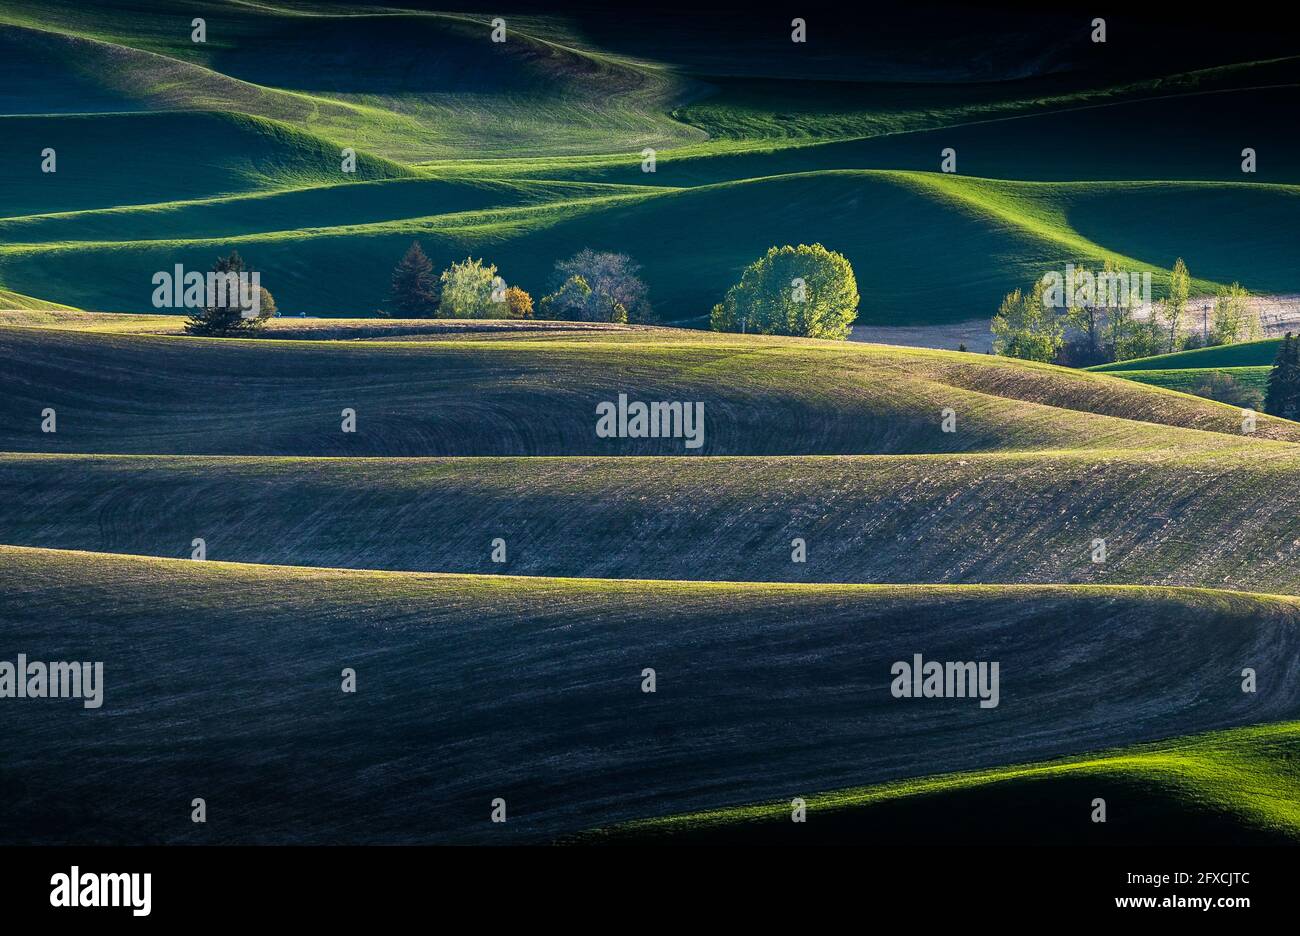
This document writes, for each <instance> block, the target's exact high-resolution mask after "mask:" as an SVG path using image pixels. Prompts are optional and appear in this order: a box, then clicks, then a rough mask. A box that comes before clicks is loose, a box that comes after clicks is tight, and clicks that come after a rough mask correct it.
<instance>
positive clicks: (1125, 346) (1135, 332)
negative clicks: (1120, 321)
mask: <svg viewBox="0 0 1300 936" xmlns="http://www.w3.org/2000/svg"><path fill="white" fill-rule="evenodd" d="M1112 314H1115V313H1112ZM1123 314H1124V316H1125V318H1126V319H1127V325H1126V327H1125V329H1124V334H1123V336H1122V337H1121V338H1119V340H1118V344H1116V346H1115V360H1117V361H1131V360H1133V359H1134V358H1144V357H1151V356H1152V355H1153V354H1160V353H1161V352H1162V351H1164V349H1165V339H1166V330H1165V315H1166V304H1165V303H1163V302H1153V303H1152V304H1151V309H1150V311H1149V313H1148V314H1147V317H1146V318H1144V319H1140V318H1138V317H1137V316H1135V315H1133V314H1132V306H1125V307H1124V313H1123Z"/></svg>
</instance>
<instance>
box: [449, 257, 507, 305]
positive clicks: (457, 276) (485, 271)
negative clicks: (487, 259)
mask: <svg viewBox="0 0 1300 936" xmlns="http://www.w3.org/2000/svg"><path fill="white" fill-rule="evenodd" d="M438 281H439V283H440V284H441V286H442V296H441V299H440V301H439V303H438V314H439V315H440V316H441V317H443V318H505V317H506V316H507V314H508V312H509V309H508V308H507V306H506V301H505V292H506V288H505V284H504V283H503V282H501V280H500V278H499V277H498V276H497V268H496V267H495V266H493V265H489V266H484V265H483V261H482V260H474V259H471V258H469V257H466V258H465V259H464V261H462V262H460V263H453V264H452V265H451V266H449V267H448V268H447V269H445V270H443V271H442V275H441V276H440V277H438Z"/></svg>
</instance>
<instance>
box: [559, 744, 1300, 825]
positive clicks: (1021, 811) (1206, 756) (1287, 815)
mask: <svg viewBox="0 0 1300 936" xmlns="http://www.w3.org/2000/svg"><path fill="white" fill-rule="evenodd" d="M1298 755H1300V724H1297V723H1296V722H1286V723H1281V724H1273V725H1262V726H1257V727H1249V728H1238V729H1233V730H1230V731H1221V732H1213V733H1210V734H1205V735H1197V736H1194V737H1189V738H1178V739H1174V740H1170V741H1163V742H1159V743H1156V744H1143V745H1136V746H1133V747H1127V748H1120V749H1116V750H1109V751H1102V752H1099V753H1097V754H1092V755H1085V756H1080V757H1067V758H1061V759H1060V760H1055V761H1048V762H1045V763H1032V764H1018V765H1014V766H1008V767H998V768H994V769H992V770H982V771H971V772H968V773H955V774H945V775H940V776H934V777H923V778H920V779H916V780H905V781H901V782H897V783H882V784H878V785H875V786H868V787H859V788H856V789H848V790H839V791H835V792H831V793H817V794H812V795H808V796H806V797H804V801H805V804H806V806H805V809H806V814H805V820H804V823H803V824H796V823H795V822H793V821H792V819H791V816H792V809H791V805H790V803H788V802H780V803H765V804H759V805H754V806H742V807H736V808H734V809H722V810H714V811H711V812H702V813H691V814H685V815H680V816H669V817H664V818H661V819H651V820H645V821H641V822H632V823H628V824H626V825H623V826H615V827H611V828H608V829H599V830H595V831H592V832H590V833H588V834H586V835H584V836H580V837H575V838H574V839H573V841H575V842H580V843H583V844H632V843H647V842H654V843H656V844H670V843H671V844H691V845H723V844H727V845H743V844H768V845H771V844H791V845H795V844H805V845H808V844H823V845H826V844H838V845H853V844H866V843H869V842H876V841H880V840H881V839H882V838H890V837H893V836H896V835H902V834H906V835H929V834H933V835H935V836H942V837H944V838H948V837H951V836H953V835H961V836H971V837H973V838H976V839H979V840H984V841H988V840H996V841H998V842H1001V843H1004V844H1020V845H1025V844H1028V845H1117V844H1119V845H1144V844H1145V845H1150V844H1153V843H1160V844H1162V845H1169V844H1183V845H1198V846H1203V845H1206V844H1217V845H1278V844H1293V843H1294V842H1295V841H1296V840H1297V839H1298V838H1300V810H1297V808H1296V803H1297V799H1298V798H1300V771H1297V767H1296V765H1297V762H1298ZM1097 798H1100V799H1103V800H1105V803H1106V810H1107V816H1106V821H1105V823H1104V824H1103V823H1096V822H1093V821H1092V815H1093V812H1094V805H1093V804H1094V801H1095V799H1097ZM1171 830H1173V831H1172V832H1171Z"/></svg>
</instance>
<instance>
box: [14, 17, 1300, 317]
mask: <svg viewBox="0 0 1300 936" xmlns="http://www.w3.org/2000/svg"><path fill="white" fill-rule="evenodd" d="M195 9H196V10H199V11H200V12H201V11H203V10H206V11H207V13H208V19H209V20H210V22H211V29H212V37H211V38H210V39H209V41H208V42H206V43H195V42H191V41H190V37H189V30H188V20H183V19H182V18H180V17H176V16H175V15H174V14H169V13H167V12H166V8H165V6H162V7H158V9H157V10H154V9H153V8H152V6H151V5H150V4H137V5H136V7H135V8H134V9H133V10H132V11H130V12H127V11H120V10H116V9H113V8H112V7H110V6H108V5H97V4H91V5H85V4H75V5H74V4H71V3H64V2H53V3H46V4H42V5H41V7H40V9H39V11H36V10H33V9H31V8H29V7H28V6H27V5H26V4H21V3H17V2H14V3H5V4H0V44H3V45H2V46H0V47H2V48H4V49H6V50H8V51H9V52H10V53H11V54H10V58H9V63H10V64H8V65H7V66H6V71H5V72H4V73H3V75H4V77H6V78H7V79H8V81H7V90H6V92H5V93H4V95H3V96H2V97H0V104H3V105H4V110H7V112H8V113H9V114H10V116H5V117H3V118H0V122H2V123H3V127H4V130H5V134H4V135H5V137H6V139H7V140H8V141H11V145H6V147H5V148H4V152H3V153H2V154H0V169H2V170H3V172H0V205H3V211H2V212H0V213H3V215H4V217H3V218H0V283H3V284H4V285H5V287H6V288H8V289H11V290H13V291H16V292H18V293H21V294H25V295H32V296H40V297H41V298H43V299H46V300H49V301H53V302H59V303H63V304H67V305H72V306H76V307H79V308H88V309H95V310H99V311H129V312H144V311H149V310H150V304H149V300H150V296H151V289H150V285H149V277H150V276H151V275H152V273H153V272H155V271H157V270H160V269H165V268H170V265H171V264H170V262H169V261H175V260H179V261H180V262H183V263H185V264H187V265H190V266H193V267H195V268H200V269H201V268H206V266H207V265H208V264H210V263H211V260H212V257H213V256H215V254H216V253H218V252H220V251H223V250H228V249H229V248H232V247H237V248H238V249H239V250H240V251H241V253H243V254H244V256H245V257H246V258H248V259H249V260H250V262H251V263H252V264H253V265H254V266H255V267H256V268H258V269H259V270H260V271H262V272H263V283H264V285H266V286H267V287H268V288H270V289H271V291H272V292H273V293H274V294H275V296H276V297H277V301H278V302H279V305H280V308H281V310H282V312H284V313H288V314H298V313H303V312H305V313H308V314H321V313H325V314H337V313H351V314H357V313H358V312H361V313H370V312H372V311H373V310H375V309H378V308H379V307H381V306H382V305H383V304H384V302H385V300H386V298H387V296H386V294H387V285H388V275H389V272H390V271H391V269H392V267H393V265H394V264H395V263H396V261H397V259H398V258H399V257H400V256H401V254H402V252H403V250H404V249H405V247H406V246H407V245H408V244H409V242H410V241H411V240H412V239H420V240H421V241H422V242H423V243H424V244H425V247H426V249H427V250H428V252H429V254H430V256H431V257H432V258H433V259H434V261H435V263H437V264H439V265H440V266H442V265H446V264H448V263H450V262H451V261H452V260H454V259H458V258H461V257H463V256H464V255H465V254H467V253H470V254H473V255H476V256H485V257H486V258H487V259H489V260H491V261H493V262H495V263H497V265H498V266H499V267H500V268H501V271H502V274H503V276H505V277H506V279H507V281H508V282H511V283H517V284H519V285H522V286H523V287H524V288H526V289H527V290H529V291H530V292H532V293H534V294H535V295H536V294H540V293H542V292H545V291H546V290H547V289H548V286H549V279H550V271H551V268H552V266H553V264H554V263H555V262H556V261H557V260H559V259H562V258H564V257H566V256H568V255H570V254H572V253H573V252H575V251H577V250H579V249H581V248H583V247H587V246H590V247H593V248H601V249H608V250H617V251H622V252H625V253H628V254H630V255H631V256H632V257H633V258H634V259H636V260H637V261H638V262H639V263H641V264H642V266H643V272H644V276H645V278H646V281H647V282H648V283H649V285H650V287H651V298H652V301H654V303H655V304H656V307H657V309H658V311H659V314H660V315H661V316H662V318H663V319H664V320H666V321H670V322H694V323H698V322H699V321H700V320H701V319H702V317H704V316H706V315H707V313H708V311H709V308H710V307H711V306H712V305H713V303H715V302H717V301H718V300H719V299H720V297H721V295H722V293H723V292H724V291H725V290H726V288H727V287H728V286H729V285H730V284H731V283H732V282H734V280H735V279H736V278H737V276H738V274H739V272H740V271H741V269H743V267H744V266H745V265H746V264H747V263H748V262H750V261H751V260H753V259H754V258H755V257H757V256H758V255H760V254H761V253H762V252H763V251H764V250H765V249H766V248H767V247H768V246H770V245H772V244H774V243H783V242H812V241H814V240H816V241H821V242H823V243H825V244H826V245H827V246H829V247H831V248H832V249H835V250H839V251H841V252H843V253H844V254H845V255H846V256H848V257H849V259H850V261H851V262H852V263H853V264H854V267H855V269H856V270H857V274H858V281H859V284H860V287H861V290H862V295H863V303H862V310H861V316H860V319H859V321H860V322H862V323H863V324H874V325H882V324H897V325H915V324H931V323H945V322H954V321H959V320H964V319H970V318H980V317H988V316H989V315H990V314H991V313H992V311H993V310H994V309H995V308H996V305H997V302H998V300H999V299H1000V298H1001V296H1002V294H1003V293H1005V292H1007V291H1008V290H1009V289H1010V288H1011V287H1012V286H1015V285H1022V284H1027V283H1028V282H1029V281H1031V280H1032V279H1033V278H1035V277H1036V276H1037V275H1039V274H1040V273H1041V272H1042V271H1043V270H1045V269H1052V268H1060V267H1062V266H1063V265H1064V264H1065V263H1066V262H1070V261H1083V260H1086V261H1090V262H1093V263H1099V262H1101V261H1102V260H1104V259H1113V260H1116V261H1118V262H1120V263H1121V264H1122V265H1123V266H1124V267H1125V268H1128V269H1134V270H1147V271H1153V272H1155V273H1156V284H1157V291H1159V290H1160V289H1161V288H1163V287H1162V283H1163V271H1165V270H1167V269H1168V268H1169V267H1170V266H1171V265H1172V263H1173V260H1174V258H1175V257H1178V256H1181V257H1183V258H1184V259H1185V260H1187V262H1188V264H1189V265H1190V267H1191V269H1192V271H1193V273H1194V274H1195V275H1196V276H1197V277H1198V279H1197V282H1196V284H1195V285H1196V287H1197V289H1198V290H1212V289H1213V288H1215V287H1216V286H1217V285H1220V284H1224V283H1227V282H1231V281H1240V282H1241V283H1243V284H1245V285H1246V286H1248V287H1249V288H1251V289H1253V290H1256V291H1282V290H1286V289H1288V288H1291V287H1293V286H1294V282H1293V280H1292V271H1293V270H1294V269H1295V268H1296V267H1297V263H1298V261H1300V256H1298V255H1297V254H1296V251H1295V247H1294V244H1293V243H1292V241H1291V240H1290V239H1287V238H1274V237H1271V236H1270V235H1269V232H1270V231H1272V230H1274V229H1276V228H1277V227H1278V226H1281V225H1285V224H1287V223H1289V218H1290V217H1291V216H1292V215H1293V214H1294V210H1295V204H1296V193H1297V189H1296V188H1295V186H1296V184H1297V183H1300V163H1298V162H1296V159H1297V158H1300V157H1296V156H1295V155H1294V154H1295V153H1297V152H1300V148H1298V147H1297V146H1295V145H1294V144H1295V143H1296V142H1297V141H1296V140H1295V139H1293V137H1294V134H1295V130H1294V128H1292V127H1290V125H1289V124H1286V122H1279V121H1274V120H1271V119H1268V120H1265V119H1263V118H1264V117H1265V116H1267V115H1270V114H1274V113H1278V112H1286V111H1288V110H1290V109H1294V107H1295V105H1296V103H1297V101H1296V94H1297V90H1296V89H1297V82H1296V78H1297V69H1300V58H1294V57H1290V56H1286V55H1270V56H1265V57H1261V58H1259V59H1254V60H1245V59H1243V60H1235V61H1224V60H1222V59H1223V54H1224V53H1222V52H1219V53H1216V54H1215V55H1210V56H1208V57H1205V56H1202V57H1201V58H1199V59H1198V58H1196V57H1193V58H1191V59H1184V61H1182V62H1181V63H1180V66H1179V67H1177V68H1172V69H1171V67H1170V65H1169V64H1166V65H1164V66H1163V69H1165V70H1158V71H1156V70H1155V69H1156V66H1155V65H1154V63H1153V62H1149V61H1148V62H1146V63H1144V64H1142V65H1141V66H1135V65H1133V64H1132V63H1128V64H1124V65H1120V64H1119V61H1118V60H1117V62H1116V64H1115V66H1114V67H1113V68H1112V69H1111V70H1110V71H1109V72H1107V73H1106V74H1105V75H1104V77H1101V78H1094V79H1092V80H1091V81H1088V80H1085V79H1084V78H1082V77H1081V76H1080V75H1075V74H1072V73H1067V74H1043V75H1035V76H1030V77H1020V78H1019V79H1017V80H1004V81H988V80H986V81H971V80H969V79H956V78H954V76H952V75H950V74H944V75H942V79H943V80H939V81H935V80H933V78H931V79H930V80H928V81H927V80H919V79H916V78H915V77H914V75H913V69H914V67H915V66H914V64H913V65H908V66H907V67H903V66H902V64H901V63H900V64H899V65H898V66H897V68H896V72H897V74H898V75H899V76H900V77H899V78H898V80H896V81H894V82H893V83H891V82H889V81H887V80H882V79H881V77H880V76H879V75H877V74H874V73H872V70H871V69H870V68H865V67H864V68H862V70H861V71H860V73H858V74H857V75H856V76H855V77H853V78H851V79H850V80H843V79H841V80H839V81H828V80H827V78H826V71H825V68H824V63H825V61H826V60H825V58H822V57H818V58H815V59H813V60H811V61H805V60H801V59H799V58H797V57H795V56H794V55H793V54H792V52H795V51H797V50H792V49H789V48H784V47H780V46H778V47H769V45H770V39H771V37H770V36H768V37H766V38H764V37H763V36H762V35H761V34H759V33H758V32H757V25H752V26H746V27H744V28H745V29H753V30H755V34H754V35H753V36H750V37H748V38H747V39H746V41H749V42H753V43H755V48H768V52H769V57H768V59H767V62H768V65H767V68H768V70H769V73H768V74H765V75H762V76H761V77H760V76H756V75H755V74H753V72H752V64H753V63H752V62H751V61H750V60H749V58H748V57H747V56H746V55H744V54H743V53H742V52H741V50H742V49H743V48H744V43H741V44H739V45H737V44H736V43H735V42H732V43H730V44H725V43H724V44H723V45H724V47H725V48H728V49H731V50H732V51H730V52H723V51H721V50H718V49H710V50H708V51H707V52H706V51H705V50H704V49H703V48H702V47H700V46H697V45H693V44H682V43H680V42H679V41H678V40H677V38H676V36H675V30H674V28H673V27H672V25H671V24H670V23H668V22H664V21H660V20H658V19H655V18H654V17H648V18H647V19H646V20H645V22H644V23H643V24H642V29H641V33H642V35H643V36H644V37H646V38H649V37H656V38H657V40H658V43H659V44H658V48H659V49H660V50H661V51H660V55H661V56H667V57H666V58H662V59H656V58H655V56H654V55H653V54H651V49H650V48H641V47H639V46H638V47H637V48H635V49H633V48H630V47H628V45H627V42H626V40H625V39H624V38H623V37H622V30H619V29H617V28H613V27H614V26H615V24H614V23H613V22H610V21H606V20H603V19H601V18H600V17H599V16H596V17H595V18H594V19H593V16H591V15H588V16H586V17H584V18H583V20H582V21H581V22H578V21H575V20H574V19H573V18H566V17H565V16H563V15H555V16H550V17H539V16H525V17H518V18H514V19H513V22H512V25H511V26H510V32H509V38H508V39H507V41H506V42H503V43H493V42H492V41H491V40H490V38H489V33H490V31H491V27H490V25H489V23H488V20H489V19H490V17H481V16H469V15H459V14H442V13H417V12H410V11H399V10H393V9H382V10H378V9H374V8H364V7H358V8H355V9H350V8H348V7H346V6H343V7H332V8H329V9H321V10H313V9H310V8H308V7H305V6H301V5H296V6H294V7H293V8H283V9H282V8H278V7H276V6H275V5H273V4H243V3H240V4H235V3H204V4H199V5H198V6H197V7H196V8H195ZM146 13H148V15H145V14H146ZM898 15H900V16H902V15H903V14H898ZM957 22H958V20H957V19H956V18H954V20H953V22H952V23H950V24H948V25H949V27H950V28H951V29H952V30H953V35H952V36H951V37H950V38H949V39H948V40H947V41H948V42H950V43H952V45H953V47H954V48H956V47H960V46H964V45H966V44H968V43H970V42H971V41H972V39H971V37H969V36H967V35H965V34H964V32H963V30H961V29H959V27H958V25H957ZM602 41H605V42H609V43H610V45H609V46H608V47H605V46H602V45H601V44H600V43H601V42H602ZM862 41H864V42H867V43H868V44H869V43H870V42H871V40H870V38H865V39H863V40H862ZM1000 41H1001V42H1005V41H1006V40H1000ZM837 42H838V40H837ZM787 45H791V44H789V43H787ZM651 46H652V47H653V46H654V43H652V44H651ZM307 49H311V50H313V52H312V55H313V56H315V57H318V58H319V57H323V60H324V61H328V62H329V63H330V66H329V67H327V68H318V69H306V68H304V67H303V66H302V65H301V64H300V63H302V62H305V61H308V60H309V57H304V55H305V50H307ZM380 50H382V51H380ZM840 51H841V52H847V50H846V49H840ZM873 54H876V55H881V54H882V53H881V50H879V49H874V50H873ZM898 54H899V53H898V52H897V50H893V51H892V52H890V53H888V56H889V57H896V56H897V55H898ZM852 58H854V59H856V57H852ZM74 62H75V67H73V64H72V63H74ZM74 102H75V103H74ZM0 112H2V111H0ZM1209 133H1212V134H1213V135H1214V136H1215V137H1216V138H1218V139H1225V140H1226V139H1234V138H1237V137H1245V136H1249V138H1250V143H1251V145H1252V146H1254V147H1256V148H1257V149H1258V150H1259V151H1261V152H1263V151H1267V152H1268V153H1269V158H1268V159H1266V160H1262V161H1261V167H1260V170H1259V171H1258V172H1257V173H1256V174H1254V175H1244V174H1243V173H1242V172H1241V171H1240V168H1239V166H1238V162H1239V161H1240V157H1239V156H1238V155H1236V153H1235V151H1233V150H1232V149H1231V147H1225V148H1222V149H1216V148H1212V147H1207V146H1204V145H1202V140H1203V138H1204V137H1205V135H1206V134H1209ZM1042 139H1070V140H1071V141H1072V145H1069V146H1060V147H1055V146H1054V147H1042V146H1039V145H1036V141H1038V140H1042ZM1115 140H1121V141H1123V142H1122V144H1120V145H1116V143H1115V142H1113V141H1115ZM122 141H125V145H126V147H127V149H126V150H123V146H122ZM218 141H219V143H218ZM160 145H161V146H164V147H165V148H166V151H167V152H168V153H169V154H170V156H169V158H168V159H166V160H165V163H166V164H165V165H160V166H154V165H153V163H154V162H156V161H157V160H156V159H154V158H153V156H152V154H154V153H156V152H158V149H157V148H158V147H159V146H160ZM47 146H48V147H51V148H53V149H55V150H56V151H57V152H58V154H59V169H58V172H56V173H50V174H45V173H41V172H40V170H39V161H38V160H37V159H35V158H34V157H33V156H32V154H33V153H39V152H40V151H41V150H42V149H43V148H44V147H47ZM645 146H650V147H653V148H655V149H656V150H657V152H658V164H657V169H656V171H655V172H654V173H645V172H642V171H641V170H642V165H641V164H642V155H641V150H642V148H643V147H645ZM344 147H351V148H353V149H355V150H356V151H357V153H358V166H357V171H356V173H355V174H353V175H345V174H344V173H343V172H342V171H341V168H340V156H339V154H340V151H341V149H342V148H344ZM947 147H952V148H953V149H955V150H956V151H957V152H958V154H959V157H958V158H959V163H958V172H959V174H958V175H946V174H942V173H939V172H938V171H937V169H938V161H939V153H940V150H942V149H944V148H947Z"/></svg>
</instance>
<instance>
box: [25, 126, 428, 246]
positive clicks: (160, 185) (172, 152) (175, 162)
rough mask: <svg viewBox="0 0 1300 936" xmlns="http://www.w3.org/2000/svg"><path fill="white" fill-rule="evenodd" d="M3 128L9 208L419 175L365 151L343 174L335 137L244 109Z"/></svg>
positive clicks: (71, 206) (32, 211)
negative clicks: (49, 160)
mask: <svg viewBox="0 0 1300 936" xmlns="http://www.w3.org/2000/svg"><path fill="white" fill-rule="evenodd" d="M0 134H3V136H4V137H5V139H6V140H8V141H11V142H12V145H6V146H5V147H4V149H3V150H2V151H0V206H3V214H4V215H5V216H8V217H15V216H22V215H41V214H48V213H52V212H63V211H73V210H77V209H90V208H105V207H111V206H115V205H135V204H141V203H144V202H149V203H155V202H167V201H170V200H174V199H181V198H187V199H193V198H196V197H205V196H213V195H222V194H232V193H239V192H249V191H254V190H258V189H262V188H268V187H277V188H285V187H290V186H304V185H312V184H314V185H322V184H338V183H344V184H351V182H352V180H353V179H356V180H364V179H381V178H396V177H402V176H410V175H413V173H412V172H411V170H409V169H405V168H403V167H401V166H398V165H397V164H396V163H391V162H388V161H387V160H382V159H377V158H375V157H372V156H369V155H367V154H365V153H359V154H358V158H357V171H356V174H355V176H345V175H344V174H343V173H342V171H341V165H340V163H341V157H340V155H339V150H338V148H337V147H333V146H330V145H329V144H326V143H325V142H324V141H323V140H320V139H318V138H316V137H313V136H311V135H309V134H306V133H303V132H301V131H299V130H295V129H293V128H291V127H288V126H285V125H283V124H277V123H274V122H271V121H266V120H261V119H257V118H252V117H245V116H241V115H238V114H211V113H185V114H175V113H170V114H109V115H99V114H97V115H79V116H58V117H0ZM163 145H165V146H166V148H167V149H166V152H167V158H165V159H161V158H159V147H160V146H163ZM45 147H51V148H53V149H54V150H55V152H56V154H57V155H58V168H57V171H56V172H52V173H45V172H42V171H41V157H40V153H41V151H42V150H43V149H44V148H45ZM144 167H147V171H141V170H142V169H143V168H144ZM158 233H159V232H157V231H154V232H153V233H151V234H149V235H148V236H149V237H157V236H158ZM4 237H5V240H7V241H9V240H15V239H21V238H20V237H13V236H10V235H7V234H6V235H5V236H4Z"/></svg>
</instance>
